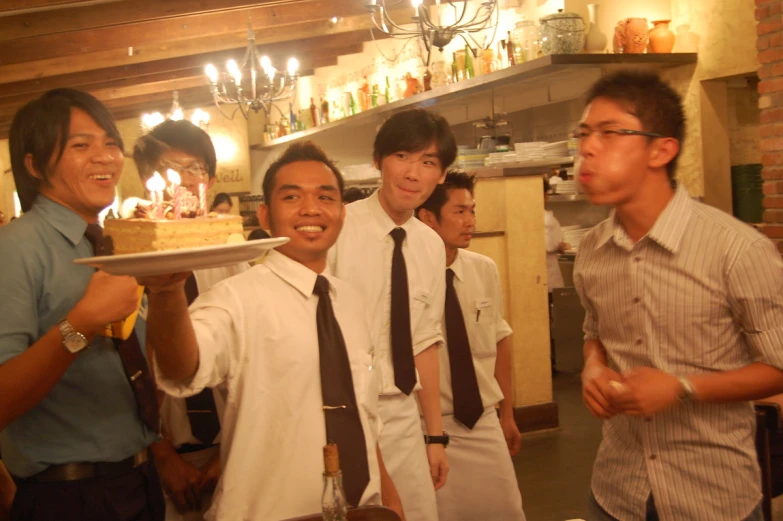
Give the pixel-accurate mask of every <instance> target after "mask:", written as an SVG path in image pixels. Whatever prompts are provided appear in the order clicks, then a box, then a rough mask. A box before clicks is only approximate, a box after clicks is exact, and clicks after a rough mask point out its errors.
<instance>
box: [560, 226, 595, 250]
mask: <svg viewBox="0 0 783 521" xmlns="http://www.w3.org/2000/svg"><path fill="white" fill-rule="evenodd" d="M561 229H562V230H563V242H567V243H568V244H570V245H571V249H572V250H578V249H579V244H580V243H581V242H582V238H583V237H584V236H585V235H587V232H589V231H590V230H592V228H580V227H579V226H578V225H577V226H563V227H562V228H561Z"/></svg>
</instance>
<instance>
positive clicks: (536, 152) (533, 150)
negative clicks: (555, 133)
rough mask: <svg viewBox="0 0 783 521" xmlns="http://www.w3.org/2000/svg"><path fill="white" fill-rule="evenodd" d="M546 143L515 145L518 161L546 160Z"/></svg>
mask: <svg viewBox="0 0 783 521" xmlns="http://www.w3.org/2000/svg"><path fill="white" fill-rule="evenodd" d="M548 144H549V143H547V142H546V141H530V142H527V143H514V150H515V151H516V155H517V161H537V160H539V159H543V158H544V146H545V145H548Z"/></svg>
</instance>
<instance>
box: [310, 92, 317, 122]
mask: <svg viewBox="0 0 783 521" xmlns="http://www.w3.org/2000/svg"><path fill="white" fill-rule="evenodd" d="M310 116H312V118H313V126H314V127H315V126H318V109H317V108H315V101H313V98H310Z"/></svg>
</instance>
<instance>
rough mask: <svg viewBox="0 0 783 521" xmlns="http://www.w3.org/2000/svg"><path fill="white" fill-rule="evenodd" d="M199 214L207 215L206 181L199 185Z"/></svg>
mask: <svg viewBox="0 0 783 521" xmlns="http://www.w3.org/2000/svg"><path fill="white" fill-rule="evenodd" d="M198 207H199V212H198V213H199V215H207V186H206V185H205V184H204V183H199V185H198Z"/></svg>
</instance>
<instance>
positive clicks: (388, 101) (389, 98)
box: [384, 76, 391, 105]
mask: <svg viewBox="0 0 783 521" xmlns="http://www.w3.org/2000/svg"><path fill="white" fill-rule="evenodd" d="M384 96H386V104H387V105H388V104H389V103H391V85H390V84H389V77H388V76H386V92H385V93H384Z"/></svg>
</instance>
